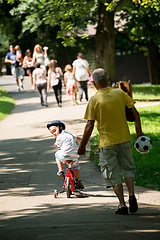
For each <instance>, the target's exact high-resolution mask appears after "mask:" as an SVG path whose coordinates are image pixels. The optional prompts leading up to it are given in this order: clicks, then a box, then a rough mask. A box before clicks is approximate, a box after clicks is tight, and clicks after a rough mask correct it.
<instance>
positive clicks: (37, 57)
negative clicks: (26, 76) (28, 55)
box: [32, 44, 48, 70]
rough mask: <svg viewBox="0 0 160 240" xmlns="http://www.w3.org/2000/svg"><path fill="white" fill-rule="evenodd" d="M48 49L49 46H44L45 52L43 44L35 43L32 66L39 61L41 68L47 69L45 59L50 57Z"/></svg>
mask: <svg viewBox="0 0 160 240" xmlns="http://www.w3.org/2000/svg"><path fill="white" fill-rule="evenodd" d="M47 50H48V48H44V52H43V51H42V46H41V45H40V44H37V45H35V47H34V52H33V59H32V66H34V64H35V63H36V62H38V63H40V66H41V68H43V69H45V70H46V66H45V59H46V58H48V56H47Z"/></svg>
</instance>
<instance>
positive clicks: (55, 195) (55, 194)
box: [53, 189, 58, 198]
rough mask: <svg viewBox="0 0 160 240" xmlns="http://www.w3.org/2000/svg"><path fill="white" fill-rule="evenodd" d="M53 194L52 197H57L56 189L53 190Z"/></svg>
mask: <svg viewBox="0 0 160 240" xmlns="http://www.w3.org/2000/svg"><path fill="white" fill-rule="evenodd" d="M53 195H54V198H57V197H58V191H57V189H55V190H54V192H53Z"/></svg>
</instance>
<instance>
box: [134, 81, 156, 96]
mask: <svg viewBox="0 0 160 240" xmlns="http://www.w3.org/2000/svg"><path fill="white" fill-rule="evenodd" d="M132 90H133V98H134V99H141V100H143V99H144V100H153V99H155V100H156V99H159V100H160V85H137V84H135V85H132Z"/></svg>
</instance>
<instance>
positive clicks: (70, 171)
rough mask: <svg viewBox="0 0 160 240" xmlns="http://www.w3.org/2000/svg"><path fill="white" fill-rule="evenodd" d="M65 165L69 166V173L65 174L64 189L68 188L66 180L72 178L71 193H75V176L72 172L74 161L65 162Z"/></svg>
mask: <svg viewBox="0 0 160 240" xmlns="http://www.w3.org/2000/svg"><path fill="white" fill-rule="evenodd" d="M65 163H66V164H68V171H67V173H66V174H65V180H64V187H66V180H67V177H69V178H70V184H71V191H72V192H73V189H74V174H73V172H72V170H71V165H72V163H73V161H72V160H67V161H65Z"/></svg>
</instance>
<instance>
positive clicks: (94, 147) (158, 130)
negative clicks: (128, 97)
mask: <svg viewBox="0 0 160 240" xmlns="http://www.w3.org/2000/svg"><path fill="white" fill-rule="evenodd" d="M134 87H136V90H137V91H135V95H136V94H139V93H140V95H141V97H143V98H144V99H147V98H148V97H149V98H151V99H154V98H155V97H158V93H159V90H160V86H158V87H153V91H152V88H151V86H133V89H134ZM140 89H141V91H142V93H141V92H140ZM147 91H148V93H147ZM143 93H144V94H143ZM137 96H138V95H137ZM159 96H160V94H159ZM136 98H137V97H136ZM138 111H139V113H140V116H141V123H142V129H143V132H144V134H145V135H147V136H149V137H150V138H151V139H152V142H153V148H152V150H151V151H150V152H149V153H147V154H141V153H139V152H137V151H136V149H135V148H134V143H135V141H136V135H135V127H134V123H129V128H130V132H131V136H132V145H133V148H132V149H133V157H134V160H135V165H136V178H135V184H136V185H137V186H143V187H147V188H150V189H154V190H159V191H160V157H159V149H160V105H154V106H149V107H140V108H138ZM95 131H96V136H95V137H94V138H93V139H91V140H90V141H91V155H90V157H91V160H93V161H95V162H96V163H97V164H98V162H99V154H98V133H97V130H95Z"/></svg>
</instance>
